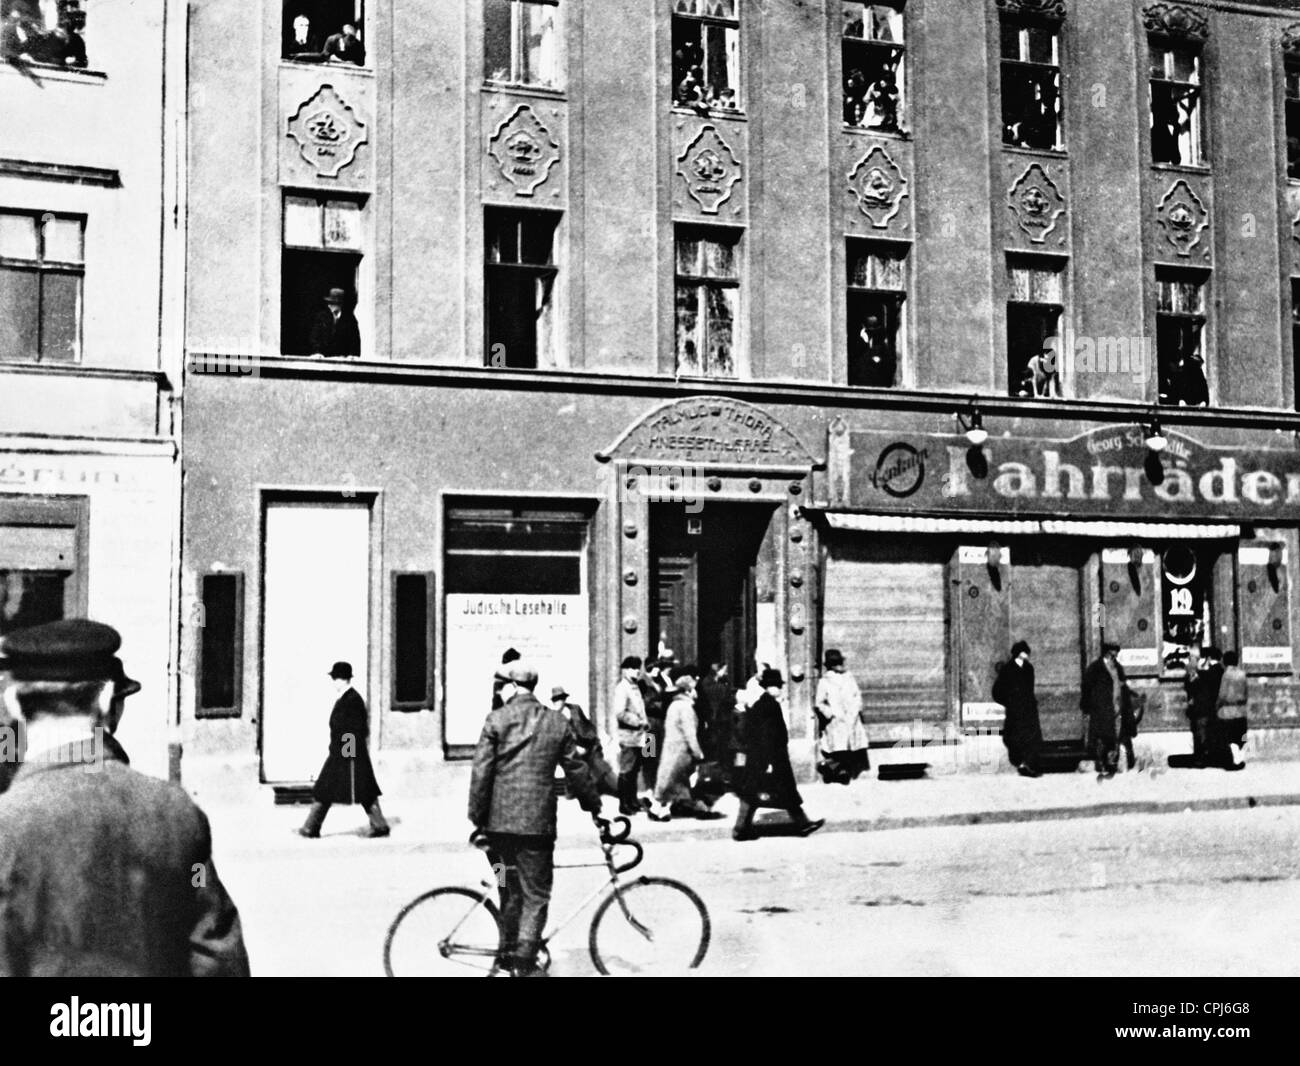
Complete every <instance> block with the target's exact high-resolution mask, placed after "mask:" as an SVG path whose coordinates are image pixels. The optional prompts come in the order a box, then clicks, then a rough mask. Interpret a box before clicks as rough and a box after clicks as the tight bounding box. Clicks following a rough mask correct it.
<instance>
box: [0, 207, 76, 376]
mask: <svg viewBox="0 0 1300 1066" xmlns="http://www.w3.org/2000/svg"><path fill="white" fill-rule="evenodd" d="M85 228H86V220H85V219H84V218H76V217H72V216H68V215H54V214H50V213H49V212H48V211H47V212H44V213H37V212H25V211H24V212H18V211H0V359H34V360H40V361H47V362H59V363H70V362H75V361H76V360H77V359H78V358H79V357H80V355H81V301H82V294H81V289H82V282H83V280H84V278H85V272H86V268H85V254H84V244H85Z"/></svg>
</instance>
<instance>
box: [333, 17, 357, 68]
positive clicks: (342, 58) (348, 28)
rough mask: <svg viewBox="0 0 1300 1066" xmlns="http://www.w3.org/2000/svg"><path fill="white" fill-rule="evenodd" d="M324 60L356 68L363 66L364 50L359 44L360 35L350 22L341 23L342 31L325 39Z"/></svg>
mask: <svg viewBox="0 0 1300 1066" xmlns="http://www.w3.org/2000/svg"><path fill="white" fill-rule="evenodd" d="M325 58H326V60H327V61H329V62H330V63H352V64H354V65H356V66H358V67H362V66H365V63H366V49H365V46H364V45H362V43H361V35H360V34H359V33H357V28H356V26H354V25H353V24H352V23H350V22H345V23H343V29H342V30H341V31H339V32H338V33H335V34H331V35H330V36H329V37H327V38H326V39H325Z"/></svg>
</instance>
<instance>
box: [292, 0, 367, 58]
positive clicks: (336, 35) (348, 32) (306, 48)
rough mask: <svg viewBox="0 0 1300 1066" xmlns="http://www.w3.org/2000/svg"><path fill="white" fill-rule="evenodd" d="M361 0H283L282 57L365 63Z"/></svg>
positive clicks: (364, 18)
mask: <svg viewBox="0 0 1300 1066" xmlns="http://www.w3.org/2000/svg"><path fill="white" fill-rule="evenodd" d="M365 16H366V9H365V4H364V3H363V2H362V0H285V4H284V18H283V24H282V32H283V38H284V50H283V52H282V53H281V54H282V55H283V56H284V58H285V59H291V60H293V61H294V62H295V63H345V64H348V65H349V66H356V67H363V66H365V65H366V47H365V43H364V41H363V35H364V32H365V24H366V17H365Z"/></svg>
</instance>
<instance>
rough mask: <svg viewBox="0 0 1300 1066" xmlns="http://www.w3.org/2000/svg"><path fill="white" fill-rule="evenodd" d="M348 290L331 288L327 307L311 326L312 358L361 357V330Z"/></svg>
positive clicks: (326, 300) (326, 301) (327, 295)
mask: <svg viewBox="0 0 1300 1066" xmlns="http://www.w3.org/2000/svg"><path fill="white" fill-rule="evenodd" d="M347 296H348V294H347V290H345V289H330V290H329V291H328V292H327V293H326V294H325V306H324V308H322V309H321V310H320V311H318V312H317V313H316V317H315V319H314V320H313V321H312V325H311V340H310V347H311V353H312V355H324V356H359V355H360V354H361V330H360V328H359V327H358V326H357V318H356V315H354V314H353V313H352V310H351V308H349V307H348V299H347Z"/></svg>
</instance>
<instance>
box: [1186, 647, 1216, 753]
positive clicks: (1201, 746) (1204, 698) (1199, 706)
mask: <svg viewBox="0 0 1300 1066" xmlns="http://www.w3.org/2000/svg"><path fill="white" fill-rule="evenodd" d="M1219 659H1220V652H1219V649H1218V648H1214V647H1209V648H1205V649H1204V650H1203V651H1202V652H1201V656H1200V662H1198V663H1196V664H1195V666H1194V667H1193V669H1192V670H1189V677H1188V679H1187V682H1186V686H1187V717H1188V718H1189V719H1190V720H1191V725H1192V758H1193V759H1194V760H1195V762H1196V765H1197V766H1208V765H1210V763H1211V761H1212V759H1213V754H1214V743H1213V736H1214V732H1215V724H1216V714H1217V709H1218V702H1219V686H1220V684H1221V683H1222V681H1223V666H1222V664H1221V663H1220V661H1219Z"/></svg>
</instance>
